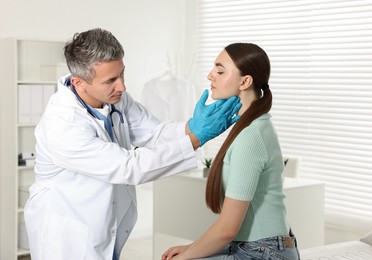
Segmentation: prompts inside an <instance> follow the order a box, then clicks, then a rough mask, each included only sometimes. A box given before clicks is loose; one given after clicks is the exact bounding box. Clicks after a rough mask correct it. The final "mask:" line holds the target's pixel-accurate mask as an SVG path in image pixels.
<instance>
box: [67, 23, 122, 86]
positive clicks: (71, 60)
mask: <svg viewBox="0 0 372 260" xmlns="http://www.w3.org/2000/svg"><path fill="white" fill-rule="evenodd" d="M64 54H65V58H66V63H67V66H68V69H69V70H70V72H71V74H72V75H73V76H78V77H80V78H82V79H83V80H85V81H87V82H88V83H91V81H92V80H93V78H94V76H95V71H94V68H93V66H94V65H95V64H97V63H100V62H109V61H113V60H119V59H123V57H124V50H123V47H122V45H121V44H120V42H119V41H118V40H117V39H116V38H115V37H114V36H113V35H112V34H111V33H110V32H108V31H106V30H103V29H100V28H96V29H91V30H89V31H86V32H82V33H75V34H74V37H73V38H72V40H71V41H68V42H67V43H66V44H65V47H64Z"/></svg>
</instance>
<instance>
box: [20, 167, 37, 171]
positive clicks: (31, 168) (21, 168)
mask: <svg viewBox="0 0 372 260" xmlns="http://www.w3.org/2000/svg"><path fill="white" fill-rule="evenodd" d="M33 169H34V166H18V170H19V171H27V170H33Z"/></svg>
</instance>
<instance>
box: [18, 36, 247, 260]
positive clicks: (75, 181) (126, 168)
mask: <svg viewBox="0 0 372 260" xmlns="http://www.w3.org/2000/svg"><path fill="white" fill-rule="evenodd" d="M64 52H65V58H66V62H67V65H68V67H69V70H70V72H71V75H68V76H66V77H64V78H62V79H60V80H59V82H58V91H57V93H56V94H54V95H53V96H52V97H51V99H50V101H49V104H48V106H47V108H46V111H45V112H44V115H43V117H42V119H41V120H40V122H39V124H38V125H37V127H36V130H35V136H36V165H35V183H34V184H33V185H32V186H31V187H30V198H29V200H28V202H27V204H26V207H25V212H24V214H25V221H26V227H27V233H28V236H29V241H30V251H31V257H32V259H33V260H41V259H43V260H44V259H45V260H50V259H53V260H59V259H61V260H66V259H71V260H80V259H88V260H93V259H94V260H98V259H102V260H108V259H109V260H111V259H115V260H116V259H119V257H120V253H121V250H122V248H123V246H124V244H125V242H126V240H127V238H128V236H129V234H130V232H131V231H132V229H133V226H134V224H135V222H136V219H137V209H136V208H137V205H136V204H137V203H136V193H135V187H134V186H133V185H136V184H140V183H145V182H149V181H154V180H156V179H159V178H162V177H167V176H172V175H174V174H177V173H180V172H183V171H187V170H190V169H193V168H196V167H197V160H196V155H195V149H197V148H198V147H200V146H202V145H203V144H204V143H205V142H207V141H208V140H210V139H212V138H214V137H216V136H218V135H219V134H220V133H222V132H223V131H225V130H226V129H227V128H228V127H230V126H231V125H232V124H234V123H235V122H236V120H237V119H238V117H237V116H235V117H234V115H235V113H236V112H237V111H238V110H239V108H240V106H241V105H240V103H239V99H238V98H237V97H234V98H231V99H228V100H227V101H226V100H224V101H221V102H215V103H213V104H212V105H208V106H207V105H205V101H206V99H207V96H208V93H207V92H204V94H203V95H202V97H201V99H200V100H199V102H198V104H197V105H196V107H195V111H194V115H193V117H192V118H191V119H190V120H189V121H188V123H186V125H185V124H184V123H174V122H168V123H162V122H160V121H159V120H158V119H157V118H155V117H154V116H153V115H152V114H151V113H150V112H149V111H148V110H147V109H146V108H145V107H143V106H142V105H141V104H139V103H137V102H136V101H134V100H133V99H132V97H131V96H130V95H129V94H128V93H127V92H125V84H124V71H125V65H124V62H123V57H124V51H123V48H122V46H121V44H120V43H119V42H118V41H117V39H116V38H115V37H114V36H113V35H112V34H111V33H110V32H108V31H105V30H102V29H92V30H89V31H86V32H82V33H79V34H75V35H74V37H73V39H72V40H71V41H70V42H68V43H66V45H65V48H64ZM175 109H177V108H175ZM132 147H136V148H135V149H133V148H132Z"/></svg>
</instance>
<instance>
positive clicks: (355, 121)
mask: <svg viewBox="0 0 372 260" xmlns="http://www.w3.org/2000/svg"><path fill="white" fill-rule="evenodd" d="M198 12H199V13H198V61H197V66H198V70H197V71H198V72H197V74H196V76H195V81H196V82H197V86H209V85H210V83H209V81H208V80H207V79H206V77H207V74H208V72H209V71H210V69H211V68H212V67H213V62H214V59H215V57H216V56H217V55H218V54H219V52H220V51H221V50H222V49H223V47H225V46H226V45H228V44H230V43H232V42H253V43H256V44H258V45H259V46H261V47H262V48H263V49H264V50H265V51H266V52H267V54H268V56H269V57H270V60H271V66H272V73H271V78H270V82H269V83H270V88H271V89H272V92H273V108H272V110H271V114H272V116H273V122H274V124H275V127H276V129H277V132H278V135H279V140H280V143H281V147H282V151H283V154H284V155H285V156H298V157H300V158H301V165H300V177H302V178H309V179H315V180H320V181H323V182H324V183H325V184H326V189H325V208H326V221H327V224H328V225H338V226H340V225H341V226H342V227H344V228H358V229H360V230H363V229H364V230H366V229H367V228H368V230H370V227H371V226H372V2H371V1H358V0H356V1H348V0H336V1H332V0H329V1H322V0H302V1H296V0H278V1H274V0H271V1H269V0H258V1H257V0H250V1H244V0H200V1H199V8H198ZM200 92H201V90H200ZM225 137H226V134H223V135H222V136H220V137H219V138H217V139H215V140H213V141H211V142H209V143H207V145H206V146H205V154H207V155H208V156H209V157H211V156H214V155H215V154H216V152H217V150H218V149H219V147H220V145H221V144H222V142H223V140H224V138H225Z"/></svg>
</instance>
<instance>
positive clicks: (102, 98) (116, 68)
mask: <svg viewBox="0 0 372 260" xmlns="http://www.w3.org/2000/svg"><path fill="white" fill-rule="evenodd" d="M93 68H94V70H95V76H94V78H93V80H92V82H90V83H88V82H86V81H84V82H83V88H82V89H83V94H82V98H83V100H84V101H85V102H86V103H87V104H89V105H90V106H92V107H94V108H101V107H102V105H103V103H108V104H115V103H117V102H119V100H120V98H121V95H122V93H123V92H124V91H125V89H126V87H125V84H124V69H125V66H124V63H123V60H114V61H110V62H102V63H97V64H95V65H94V66H93Z"/></svg>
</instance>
